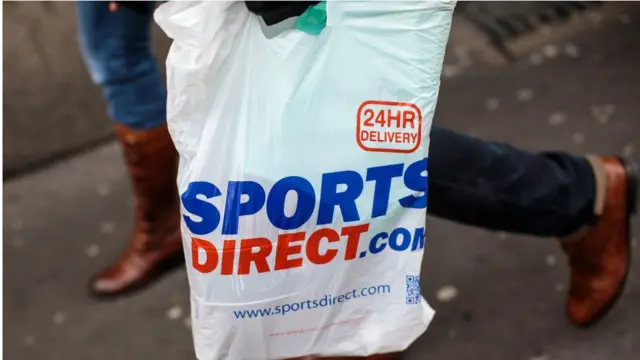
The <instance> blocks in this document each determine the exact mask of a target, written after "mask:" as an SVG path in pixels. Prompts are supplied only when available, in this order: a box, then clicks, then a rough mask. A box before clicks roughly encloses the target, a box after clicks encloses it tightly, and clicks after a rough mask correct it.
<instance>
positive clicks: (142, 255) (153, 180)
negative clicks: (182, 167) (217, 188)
mask: <svg viewBox="0 0 640 360" xmlns="http://www.w3.org/2000/svg"><path fill="white" fill-rule="evenodd" d="M116 134H117V137H118V139H119V140H120V143H121V144H122V147H123V151H124V156H125V162H126V165H127V169H128V171H129V173H130V175H131V179H132V185H133V193H134V196H135V219H134V225H133V233H132V235H131V240H130V243H129V246H128V247H127V249H126V250H125V251H124V252H123V253H122V254H121V255H120V257H119V258H118V259H117V261H115V262H114V263H113V264H112V265H111V266H110V267H108V268H107V269H105V270H104V271H102V272H101V273H99V274H97V275H96V276H95V277H93V278H92V279H91V281H90V284H89V286H90V291H91V293H92V294H93V295H96V296H110V295H120V294H123V293H125V292H129V291H131V290H135V289H137V288H139V287H141V286H143V285H145V284H148V283H149V282H150V281H152V280H154V279H155V278H156V277H157V276H158V275H160V274H161V273H163V272H164V271H165V270H167V269H168V268H170V267H172V266H173V265H175V264H176V263H179V262H180V261H181V260H184V256H183V252H182V241H181V237H180V203H179V197H178V193H177V185H176V171H177V161H178V157H177V153H176V150H175V148H174V146H173V142H172V141H171V138H170V137H169V132H168V130H167V127H166V125H163V126H161V127H159V128H156V129H153V130H148V131H134V130H131V129H128V128H126V127H124V126H116Z"/></svg>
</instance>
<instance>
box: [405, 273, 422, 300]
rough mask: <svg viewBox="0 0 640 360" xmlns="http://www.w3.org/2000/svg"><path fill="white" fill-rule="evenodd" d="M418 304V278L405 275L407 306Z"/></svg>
mask: <svg viewBox="0 0 640 360" xmlns="http://www.w3.org/2000/svg"><path fill="white" fill-rule="evenodd" d="M416 304H420V276H414V275H407V305H416Z"/></svg>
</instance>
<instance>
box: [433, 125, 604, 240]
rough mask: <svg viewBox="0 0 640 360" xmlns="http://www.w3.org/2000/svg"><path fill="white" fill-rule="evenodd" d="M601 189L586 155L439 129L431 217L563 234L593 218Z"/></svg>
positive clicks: (436, 130) (435, 137) (435, 133)
mask: <svg viewBox="0 0 640 360" xmlns="http://www.w3.org/2000/svg"><path fill="white" fill-rule="evenodd" d="M595 188H596V185H595V178H594V175H593V170H592V168H591V165H590V164H589V161H587V159H585V158H579V157H574V156H570V155H568V154H563V153H542V154H532V153H530V152H527V151H524V150H520V149H517V148H515V147H513V146H510V145H507V144H501V143H497V142H487V141H482V140H479V139H475V138H472V137H469V136H466V135H463V134H460V133H456V132H454V131H451V130H447V129H443V128H441V127H438V126H434V127H433V130H432V133H431V150H430V157H429V189H430V192H429V208H428V211H429V213H430V214H432V215H435V216H439V217H443V218H446V219H449V220H454V221H458V222H462V223H465V224H469V225H474V226H480V227H484V228H489V229H494V230H503V231H510V232H517V233H525V234H531V235H539V236H556V237H562V236H566V235H568V234H571V233H573V232H574V231H576V230H577V229H578V228H580V227H581V226H583V225H584V224H586V223H587V222H589V221H592V220H593V218H594V216H593V206H594V201H595Z"/></svg>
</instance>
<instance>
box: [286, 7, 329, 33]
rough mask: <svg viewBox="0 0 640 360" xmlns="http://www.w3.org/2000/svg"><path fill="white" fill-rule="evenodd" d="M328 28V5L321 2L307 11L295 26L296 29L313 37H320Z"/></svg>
mask: <svg viewBox="0 0 640 360" xmlns="http://www.w3.org/2000/svg"><path fill="white" fill-rule="evenodd" d="M326 26H327V3H326V2H324V1H323V2H321V3H318V4H316V5H314V6H312V7H310V8H308V9H307V11H305V12H304V13H303V14H302V15H300V17H299V18H298V21H296V24H295V26H294V28H295V29H298V30H301V31H304V32H306V33H307V34H311V35H320V33H321V32H322V30H324V28H325V27H326Z"/></svg>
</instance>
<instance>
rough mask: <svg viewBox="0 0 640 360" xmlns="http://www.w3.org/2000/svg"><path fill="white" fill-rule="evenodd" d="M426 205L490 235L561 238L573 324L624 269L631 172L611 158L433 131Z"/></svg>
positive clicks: (608, 302) (583, 319) (602, 299)
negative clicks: (508, 233) (489, 231)
mask: <svg viewBox="0 0 640 360" xmlns="http://www.w3.org/2000/svg"><path fill="white" fill-rule="evenodd" d="M430 154H431V156H430V159H429V161H430V164H429V170H430V171H429V189H430V191H429V208H428V211H429V212H430V213H431V214H433V215H436V216H440V217H444V218H447V219H449V220H454V221H458V222H462V223H466V224H469V225H475V226H481V227H485V228H489V229H495V230H505V231H511V232H518V233H525V234H531V235H539V236H555V237H560V238H563V240H562V247H563V249H564V250H565V252H566V253H567V255H568V257H569V262H570V264H571V284H570V288H569V297H568V299H567V314H568V316H569V318H570V320H571V321H573V322H574V323H575V324H577V325H580V326H586V325H591V324H593V323H595V322H596V321H597V320H599V319H600V318H601V317H602V316H603V315H605V314H606V313H607V311H608V310H609V309H610V308H611V306H612V305H613V304H614V303H615V301H616V300H617V297H618V295H619V294H620V292H621V290H622V288H623V287H624V283H625V280H626V274H627V272H628V270H629V266H630V257H629V255H630V246H629V242H630V234H629V218H630V216H631V214H632V213H633V212H634V210H635V209H634V205H635V201H636V189H637V171H636V169H635V168H634V167H632V166H631V165H630V164H626V163H625V162H624V161H621V160H620V159H617V158H606V157H575V156H571V155H569V154H566V153H559V152H556V153H539V154H534V153H530V152H527V151H524V150H520V149H516V148H514V147H512V146H510V145H506V144H501V143H497V142H486V141H482V140H479V139H474V138H471V137H468V136H465V135H461V134H458V133H455V132H453V131H450V130H446V129H443V128H439V127H434V128H433V130H432V133H431V149H430Z"/></svg>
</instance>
